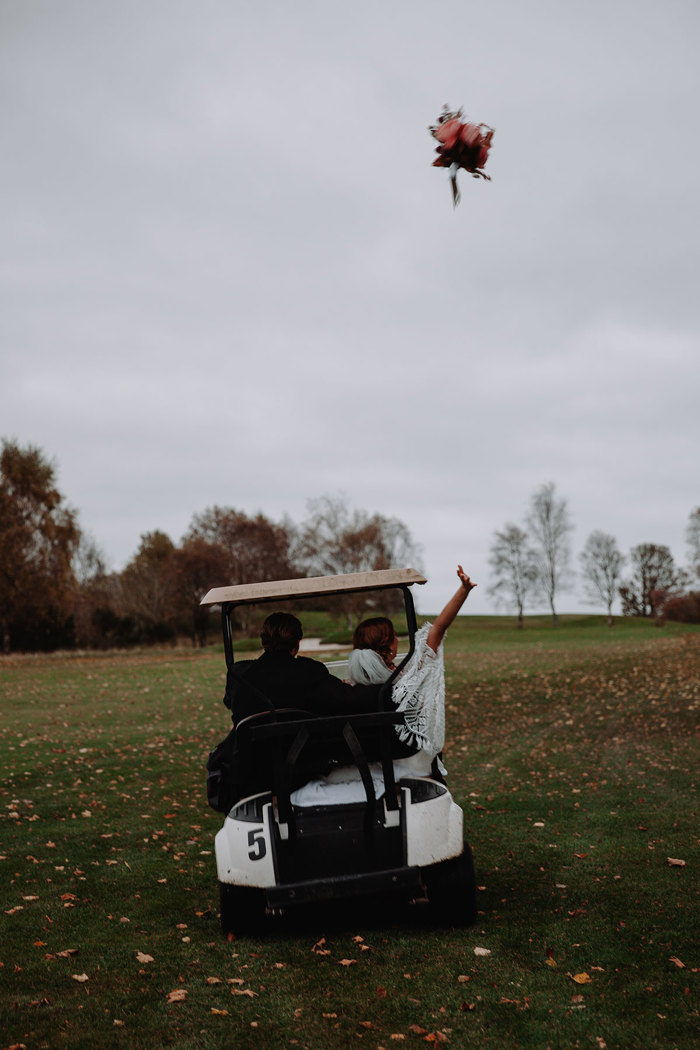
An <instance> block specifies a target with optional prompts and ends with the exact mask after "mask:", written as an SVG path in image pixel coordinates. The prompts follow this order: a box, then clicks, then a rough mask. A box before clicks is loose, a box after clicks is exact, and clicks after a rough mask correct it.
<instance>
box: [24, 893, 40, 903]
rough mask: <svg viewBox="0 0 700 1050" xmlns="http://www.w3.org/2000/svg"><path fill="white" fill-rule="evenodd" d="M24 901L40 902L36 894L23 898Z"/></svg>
mask: <svg viewBox="0 0 700 1050" xmlns="http://www.w3.org/2000/svg"><path fill="white" fill-rule="evenodd" d="M22 900H23V901H38V900H39V898H38V897H37V896H36V895H35V894H31V896H29V897H22Z"/></svg>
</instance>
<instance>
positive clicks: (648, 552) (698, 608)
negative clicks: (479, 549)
mask: <svg viewBox="0 0 700 1050" xmlns="http://www.w3.org/2000/svg"><path fill="white" fill-rule="evenodd" d="M572 530H573V524H572V522H571V517H570V514H569V509H568V505H567V501H566V500H565V499H563V498H561V497H559V496H558V495H557V492H556V487H555V485H554V484H553V482H548V483H547V484H545V485H542V486H541V487H540V488H539V489H537V491H536V492H534V493H533V495H532V496H531V498H530V502H529V505H528V507H527V510H526V513H525V518H524V522H523V525H522V526H520V525H515V524H513V523H512V522H508V523H507V524H506V525H504V527H503V528H502V529H497V530H496V531H495V532H494V535H493V540H492V543H491V548H490V553H489V565H490V566H491V571H492V583H491V585H490V587H489V588H488V593H489V594H490V595H491V597H492V598H494V599H495V600H496V601H497V602H500V603H501V604H503V605H506V606H508V607H509V608H512V609H513V611H514V612H515V613H516V615H517V617H518V626H519V627H522V626H523V616H524V610H525V607H526V604H527V603H528V602H531V601H533V602H534V601H541V600H543V599H544V600H545V601H546V602H547V604H548V605H549V608H550V611H551V614H552V619H553V622H554V624H555V625H556V624H557V623H558V614H557V611H556V604H555V602H556V599H557V597H558V595H559V594H560V593H561V592H562V591H568V590H570V589H571V585H572V582H573V570H572V565H571V563H572V554H571V543H570V534H571V532H572ZM686 540H687V543H688V551H689V567H688V569H682V568H679V567H678V566H677V565H676V564H675V562H674V559H673V555H672V554H671V551H670V550H669V548H668V547H666V546H664V545H662V544H658V543H640V544H637V546H635V547H633V548H632V549H631V551H630V552H629V555H628V557H627V558H626V557H625V555H624V554H623V553H622V552H621V551H620V550H619V548H618V545H617V540H616V539H615V537H614V536H611V535H610V534H609V533H607V532H603V531H601V530H595V531H594V532H592V533H591V534H590V536H589V537H588V539H587V540H586V543H585V545H584V547H583V549H582V550H581V551H580V552H579V556H578V560H579V564H580V571H581V578H582V581H583V589H584V593H585V595H586V598H587V599H588V600H589V601H591V602H592V603H593V604H595V605H601V606H602V607H603V608H605V610H606V612H607V616H608V624H609V625H610V626H612V625H613V623H614V617H613V614H612V607H613V602H614V601H615V599H616V598H618V597H619V598H620V602H621V606H622V614H623V616H650V617H658V616H660V615H663V616H664V617H666V618H667V619H673V620H683V621H686V622H693V623H698V622H700V582H699V581H700V507H696V508H695V509H694V510H693V511H692V512H691V514H690V518H689V521H688V526H687V530H686ZM625 563H627V564H628V566H629V571H628V574H627V575H626V577H625V578H623V570H624V567H625Z"/></svg>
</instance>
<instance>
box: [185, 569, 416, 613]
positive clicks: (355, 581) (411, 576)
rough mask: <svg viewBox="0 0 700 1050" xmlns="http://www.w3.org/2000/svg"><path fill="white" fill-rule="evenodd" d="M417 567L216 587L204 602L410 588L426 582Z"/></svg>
mask: <svg viewBox="0 0 700 1050" xmlns="http://www.w3.org/2000/svg"><path fill="white" fill-rule="evenodd" d="M426 582H427V581H426V578H425V576H423V574H422V573H420V572H418V571H417V570H416V569H376V570H374V571H373V572H349V573H345V574H344V575H342V576H311V577H309V578H307V579H302V580H274V581H270V582H268V583H242V584H239V585H237V586H234V587H213V588H212V589H211V590H210V591H208V592H207V593H206V594H205V595H204V597H203V598H202V600H201V602H200V605H223V604H224V603H226V604H227V605H240V604H243V603H247V602H272V601H281V600H282V599H285V598H315V597H318V596H321V595H324V596H327V595H331V594H348V593H351V592H352V591H374V590H383V589H385V588H389V587H407V586H408V587H410V586H411V585H412V584H414V583H419V584H423V583H426Z"/></svg>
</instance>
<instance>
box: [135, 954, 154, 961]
mask: <svg viewBox="0 0 700 1050" xmlns="http://www.w3.org/2000/svg"><path fill="white" fill-rule="evenodd" d="M136 958H137V959H138V961H139V962H140V963H151V962H153V956H152V955H145V954H144V953H143V952H137V953H136Z"/></svg>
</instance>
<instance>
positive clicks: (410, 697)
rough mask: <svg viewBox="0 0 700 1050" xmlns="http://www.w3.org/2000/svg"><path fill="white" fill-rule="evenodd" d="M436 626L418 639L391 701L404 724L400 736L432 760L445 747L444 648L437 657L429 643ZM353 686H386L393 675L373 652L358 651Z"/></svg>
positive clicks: (353, 658) (426, 626) (353, 655)
mask: <svg viewBox="0 0 700 1050" xmlns="http://www.w3.org/2000/svg"><path fill="white" fill-rule="evenodd" d="M431 626H432V624H429V623H426V624H424V625H423V626H422V627H421V628H420V629H419V630H418V631H417V632H416V637H415V649H414V652H413V655H412V656H411V659H410V660H409V661H408V663H407V664H406V666H405V667H404V669H403V671H402V672H401V674H400V675H399V677H398V678H397V679H396V681H395V682H394V684H393V686H392V691H391V698H392V700H393V703H394V706H395V707H396V710H397V711H401V712H402V714H403V715H404V724H403V725H400V726H396V732H397V733H398V735H399V738H400V739H401V740H402V741H403V743H404V744H408V745H409V746H412V747H415V748H416V750H420V751H424V752H426V753H427V754H428V755H429V756H430V759H431V760H432V759H433V758H435V756H436V755H437V754H438V753H439V752H440V751H442V749H443V747H444V744H445V664H444V658H443V652H442V644H441V645H440V646H439V648H438V651H437V653H434V652H433V650H432V649H431V648H430V646H429V645H428V644H427V643H428V634H429V633H430V628H431ZM348 669H349V673H350V680H351V682H352V683H353V685H371V684H377V683H379V682H385V681H386V680H387V678H389V676H390V674H391V671H390V670H389V668H388V667H387V666H386V664H385V663H384V661H383V660H382V658H381V656H380V655H379V654H378V653H375V652H374V651H373V650H372V649H354V650H353V651H352V653H351V654H350V659H349V661H348Z"/></svg>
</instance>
